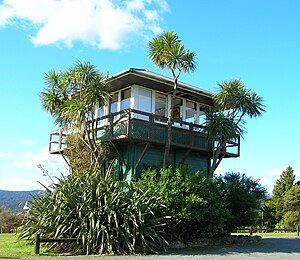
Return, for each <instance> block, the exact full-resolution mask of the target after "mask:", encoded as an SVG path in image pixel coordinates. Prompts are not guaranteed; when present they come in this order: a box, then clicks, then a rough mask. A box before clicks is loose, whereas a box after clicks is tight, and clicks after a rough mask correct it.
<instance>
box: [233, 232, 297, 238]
mask: <svg viewBox="0 0 300 260" xmlns="http://www.w3.org/2000/svg"><path fill="white" fill-rule="evenodd" d="M231 235H234V236H236V235H244V236H250V234H249V233H232V234H231ZM253 235H254V236H261V237H296V236H297V232H270V233H263V232H262V233H260V232H256V233H253Z"/></svg>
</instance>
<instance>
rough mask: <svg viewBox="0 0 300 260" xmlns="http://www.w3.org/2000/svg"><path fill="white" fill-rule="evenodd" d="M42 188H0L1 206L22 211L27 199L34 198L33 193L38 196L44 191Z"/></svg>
mask: <svg viewBox="0 0 300 260" xmlns="http://www.w3.org/2000/svg"><path fill="white" fill-rule="evenodd" d="M42 192H43V191H42V190H31V191H8V190H0V207H3V208H5V209H7V210H11V211H14V212H20V211H22V210H23V207H24V205H25V203H26V201H29V200H31V199H32V197H31V195H30V194H32V195H33V196H36V195H38V194H40V193H42Z"/></svg>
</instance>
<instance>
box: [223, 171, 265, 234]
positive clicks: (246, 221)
mask: <svg viewBox="0 0 300 260" xmlns="http://www.w3.org/2000/svg"><path fill="white" fill-rule="evenodd" d="M219 181H221V182H222V183H223V185H222V186H223V199H225V207H226V208H227V209H228V210H229V212H230V216H229V217H228V218H227V221H226V227H227V228H226V229H227V231H228V232H230V233H231V232H232V230H234V229H235V228H237V227H242V226H249V225H253V224H254V223H255V221H256V218H257V216H258V211H259V208H260V206H261V204H262V202H263V200H264V199H265V196H266V190H265V188H264V187H262V186H261V184H260V183H259V182H258V180H253V179H252V178H251V177H247V176H246V175H245V174H241V173H234V172H227V173H226V174H225V175H224V176H222V175H221V176H220V177H219Z"/></svg>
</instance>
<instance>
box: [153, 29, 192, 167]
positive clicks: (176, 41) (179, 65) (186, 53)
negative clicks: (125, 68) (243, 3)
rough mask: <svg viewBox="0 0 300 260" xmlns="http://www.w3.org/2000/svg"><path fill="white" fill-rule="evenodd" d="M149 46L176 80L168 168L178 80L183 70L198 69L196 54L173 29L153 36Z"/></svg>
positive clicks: (169, 133) (157, 61) (169, 122)
mask: <svg viewBox="0 0 300 260" xmlns="http://www.w3.org/2000/svg"><path fill="white" fill-rule="evenodd" d="M148 48H149V58H150V60H151V61H153V63H154V64H155V65H157V66H158V67H160V68H162V69H165V68H167V69H169V70H170V71H171V73H172V76H173V80H174V85H173V94H172V99H171V106H170V112H169V115H168V133H167V139H166V148H165V153H164V160H163V168H167V165H168V160H169V152H170V146H171V138H172V134H171V133H172V120H173V119H174V111H175V100H176V91H177V81H178V78H179V76H180V74H181V72H184V73H187V72H193V71H194V70H195V69H196V61H195V59H196V54H195V53H194V52H192V51H190V50H189V49H185V47H184V45H183V44H182V41H181V39H180V38H179V37H178V35H177V34H176V33H175V32H172V31H170V32H164V33H162V34H161V35H159V36H158V37H156V38H153V39H152V40H151V41H150V42H149V44H148Z"/></svg>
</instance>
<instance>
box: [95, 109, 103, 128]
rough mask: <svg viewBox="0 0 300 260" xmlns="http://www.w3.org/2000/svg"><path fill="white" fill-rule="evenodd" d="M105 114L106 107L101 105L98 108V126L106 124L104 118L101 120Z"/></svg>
mask: <svg viewBox="0 0 300 260" xmlns="http://www.w3.org/2000/svg"><path fill="white" fill-rule="evenodd" d="M103 116H104V107H99V108H98V111H97V118H98V120H97V126H102V125H104V120H103V119H102V120H99V118H100V117H103Z"/></svg>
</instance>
